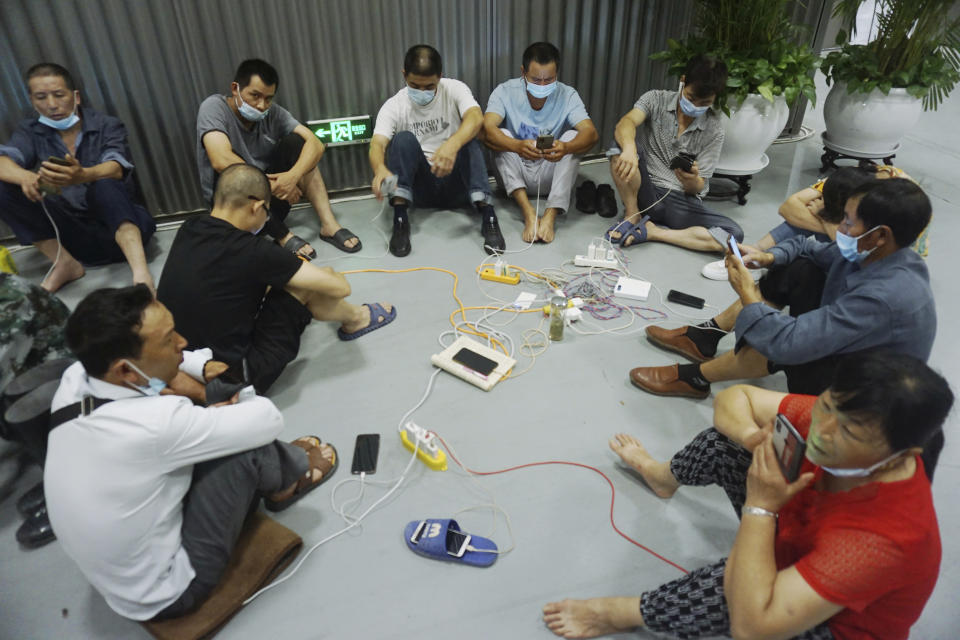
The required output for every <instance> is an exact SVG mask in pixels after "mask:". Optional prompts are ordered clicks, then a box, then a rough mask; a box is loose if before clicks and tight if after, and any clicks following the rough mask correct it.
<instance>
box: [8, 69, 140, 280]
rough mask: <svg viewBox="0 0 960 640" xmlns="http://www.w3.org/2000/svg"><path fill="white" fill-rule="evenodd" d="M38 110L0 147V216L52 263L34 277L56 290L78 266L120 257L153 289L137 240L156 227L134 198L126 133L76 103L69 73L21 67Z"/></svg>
mask: <svg viewBox="0 0 960 640" xmlns="http://www.w3.org/2000/svg"><path fill="white" fill-rule="evenodd" d="M26 81H27V91H28V93H29V95H30V103H31V104H32V105H33V108H34V109H36V111H37V113H38V114H39V117H38V118H30V119H28V120H24V121H23V122H21V123H20V124H19V125H18V126H17V128H16V130H15V131H14V133H13V136H12V137H11V138H10V140H9V141H8V142H7V144H5V145H0V219H2V220H3V221H4V222H6V223H7V224H8V225H9V226H10V228H11V229H13V232H14V234H15V235H16V236H17V240H19V241H20V242H21V243H22V244H25V245H26V244H33V245H34V246H35V247H36V248H37V249H39V250H40V252H41V253H42V254H43V255H44V256H46V257H47V258H49V259H50V261H51V262H53V263H54V266H53V269H51V271H50V273H49V274H47V277H46V278H45V279H44V280H43V282H42V283H41V286H42V287H43V288H44V289H46V290H47V291H56V290H57V289H59V288H60V287H62V286H63V285H65V284H66V283H68V282H70V281H72V280H76V279H77V278H79V277H81V276H82V275H83V274H84V268H83V264H88V265H102V264H108V263H111V262H120V261H121V260H125V261H126V262H127V264H129V265H130V271H131V272H132V274H133V282H134V283H135V284H137V283H143V284H145V285H147V287H148V288H150V290H151V291H153V289H154V284H153V276H151V274H150V271H149V270H148V269H147V260H146V257H145V255H144V252H143V247H144V245H145V244H146V243H147V242H148V241H149V240H150V236H152V235H153V232H154V231H155V230H156V228H157V227H156V224H155V223H154V221H153V217H152V216H151V215H150V213H149V212H148V211H147V210H146V209H145V208H143V207H142V206H141V205H139V204H137V203H136V202H135V200H134V194H135V193H136V188H135V186H134V183H133V179H132V171H133V162H132V161H131V155H130V148H129V147H128V145H127V133H126V129H125V128H124V126H123V123H122V122H120V120H118V119H117V118H114V117H112V116H108V115H106V114H103V113H100V112H98V111H94V110H93V109H91V108H89V107H83V106H81V100H80V92H79V91H78V90H77V88H76V85H75V83H74V81H73V77H72V76H71V75H70V72H69V71H67V70H66V69H65V68H63V67H62V66H60V65H58V64H53V63H48V62H42V63H40V64H36V65H34V66H32V67H30V69H29V70H28V71H27V73H26Z"/></svg>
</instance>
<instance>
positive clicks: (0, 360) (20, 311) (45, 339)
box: [0, 273, 70, 391]
mask: <svg viewBox="0 0 960 640" xmlns="http://www.w3.org/2000/svg"><path fill="white" fill-rule="evenodd" d="M69 316H70V310H69V309H68V308H67V305H65V304H64V303H63V302H62V301H61V300H60V299H59V298H57V297H56V296H55V295H53V294H52V293H50V292H48V291H46V290H44V289H42V288H40V287H38V286H37V285H34V284H30V282H29V281H28V280H27V279H25V278H21V277H20V276H17V275H13V274H10V273H0V391H2V390H3V389H5V388H6V386H7V385H8V384H10V381H11V380H13V379H14V378H15V377H17V376H18V375H20V374H21V373H23V372H24V371H26V370H28V369H32V368H33V367H35V366H37V365H38V364H42V363H44V362H46V361H48V360H53V359H55V358H63V357H65V356H69V355H70V351H69V350H68V349H67V346H66V344H65V338H64V333H63V330H64V327H65V326H66V324H67V318H68V317H69Z"/></svg>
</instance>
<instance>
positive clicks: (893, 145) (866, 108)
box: [823, 82, 923, 158]
mask: <svg viewBox="0 0 960 640" xmlns="http://www.w3.org/2000/svg"><path fill="white" fill-rule="evenodd" d="M922 111H923V105H922V101H921V100H920V98H914V97H913V96H911V95H909V94H907V90H906V89H891V90H890V94H889V95H884V94H883V92H881V91H880V90H879V89H874V90H873V91H871V92H870V93H862V92H859V91H858V92H855V93H852V94H850V93H847V85H846V83H843V82H837V83H834V85H833V87H832V88H831V89H830V93H828V94H827V99H826V101H825V102H824V104H823V119H824V120H825V121H826V124H827V131H826V133H825V134H824V136H823V139H824V143H825V144H826V145H827V148H829V149H833V150H834V151H839V152H841V153H847V154H849V155H852V156H855V157H863V158H885V157H887V156H889V155H892V154H893V153H894V152H895V151H896V150H897V149H898V148H899V147H900V139H901V138H903V136H904V135H905V134H906V133H907V132H908V131H909V130H910V129H912V128H913V125H915V124H916V123H917V120H919V119H920V114H921V113H922Z"/></svg>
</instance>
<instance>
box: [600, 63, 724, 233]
mask: <svg viewBox="0 0 960 640" xmlns="http://www.w3.org/2000/svg"><path fill="white" fill-rule="evenodd" d="M726 83H727V67H726V65H725V64H724V63H723V62H722V61H720V60H716V59H714V58H712V57H708V56H696V57H694V58H692V59H691V60H690V61H689V62H688V63H687V67H686V71H685V72H684V75H682V76H681V77H680V89H679V90H678V91H660V90H653V91H648V92H646V93H645V94H643V95H642V96H640V99H639V100H637V102H636V104H635V105H633V109H631V110H630V111H629V112H628V113H627V114H626V115H625V116H623V117H622V118H620V121H619V122H618V123H617V127H616V130H615V132H614V138H615V144H614V145H613V147H612V148H611V149H610V150H609V151H608V152H607V155H608V156H609V157H610V173H611V175H612V176H613V181H614V183H615V184H616V186H617V191H618V192H619V193H620V198H621V199H622V200H623V204H624V215H623V219H622V220H621V221H620V222H618V223H617V224H615V225H613V226H612V227H610V229H609V230H608V231H607V237H608V238H609V239H610V241H611V242H613V243H615V244H620V245H621V246H623V247H630V246H633V245H635V244H639V243H641V242H646V241H648V240H650V241H655V242H667V243H669V244H674V245H677V246H680V247H684V248H686V249H692V250H694V251H720V252H722V251H723V250H724V247H725V246H726V241H727V237H728V236H730V235H733V236H734V237H735V238H736V239H737V241H738V242H740V241H742V240H743V230H742V229H741V228H740V225H738V224H737V223H736V222H734V221H733V220H731V219H730V218H728V217H726V216H723V215H720V214H719V213H715V212H713V211H710V210H709V209H707V208H706V207H705V206H704V205H703V202H702V198H703V196H704V195H706V193H707V191H708V190H709V189H708V184H707V181H708V180H709V179H710V176H712V175H713V171H714V168H715V167H716V164H717V159H718V158H719V157H720V147H721V145H722V144H723V128H722V127H721V126H720V116H719V115H717V114H716V113H715V112H714V111H713V110H712V109H711V107H712V106H713V102H714V100H715V99H716V97H717V95H718V94H719V93H720V92H721V91H723V90H724V88H725V87H726ZM638 130H639V133H640V142H639V144H638V143H637V133H638ZM681 153H685V154H690V155H692V156H695V160H693V161H692V163H691V164H689V165H687V164H686V163H687V161H689V160H690V156H688V157H687V158H686V159H684V158H683V157H682V156H680V154H681ZM675 159H677V162H675ZM688 167H689V168H688Z"/></svg>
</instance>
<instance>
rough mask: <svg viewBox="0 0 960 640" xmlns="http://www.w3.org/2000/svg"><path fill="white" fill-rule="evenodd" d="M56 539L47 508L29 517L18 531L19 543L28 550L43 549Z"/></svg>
mask: <svg viewBox="0 0 960 640" xmlns="http://www.w3.org/2000/svg"><path fill="white" fill-rule="evenodd" d="M56 539H57V536H56V534H54V533H53V527H51V526H50V518H49V517H47V509H46V507H44V508H43V509H40V510H39V511H37V512H36V513H34V514H33V515H31V516H30V517H28V518H27V519H26V520H25V521H24V523H23V524H22V525H20V528H19V529H17V542H19V543H20V544H22V545H23V546H25V547H27V548H28V549H36V548H37V547H42V546H43V545H45V544H47V543H48V542H53V541H54V540H56Z"/></svg>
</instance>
